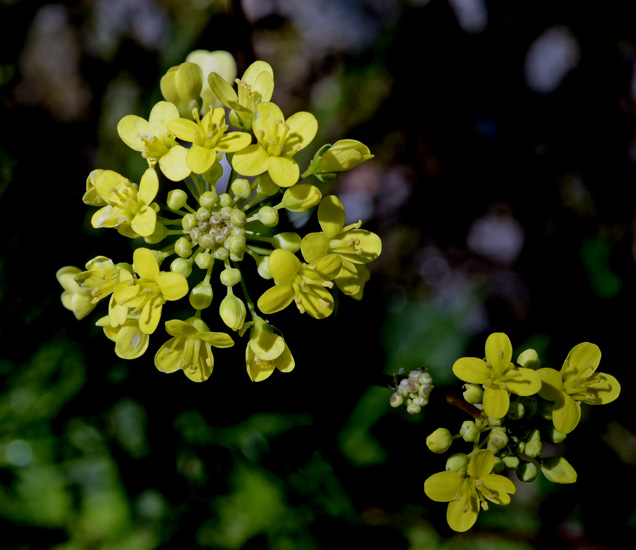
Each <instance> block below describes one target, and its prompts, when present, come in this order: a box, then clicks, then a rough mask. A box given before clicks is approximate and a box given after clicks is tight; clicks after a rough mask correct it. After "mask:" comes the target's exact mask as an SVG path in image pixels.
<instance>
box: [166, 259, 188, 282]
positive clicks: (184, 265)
mask: <svg viewBox="0 0 636 550" xmlns="http://www.w3.org/2000/svg"><path fill="white" fill-rule="evenodd" d="M170 271H172V272H173V273H178V274H179V275H183V276H184V277H185V278H186V279H187V278H188V277H189V276H190V274H191V273H192V261H191V260H185V259H184V258H176V259H174V260H173V261H172V263H171V264H170Z"/></svg>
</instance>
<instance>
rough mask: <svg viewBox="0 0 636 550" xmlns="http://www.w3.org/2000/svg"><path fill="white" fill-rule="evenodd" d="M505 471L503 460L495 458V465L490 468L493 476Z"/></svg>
mask: <svg viewBox="0 0 636 550" xmlns="http://www.w3.org/2000/svg"><path fill="white" fill-rule="evenodd" d="M505 469H506V465H505V464H504V461H503V459H502V458H501V457H499V456H496V457H495V463H494V464H493V466H492V473H493V474H500V473H501V472H503V471H504V470H505Z"/></svg>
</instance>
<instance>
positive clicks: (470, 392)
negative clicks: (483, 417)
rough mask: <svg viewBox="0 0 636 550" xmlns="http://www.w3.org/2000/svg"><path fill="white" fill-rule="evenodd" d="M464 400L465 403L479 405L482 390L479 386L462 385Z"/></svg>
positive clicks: (482, 395) (482, 394)
mask: <svg viewBox="0 0 636 550" xmlns="http://www.w3.org/2000/svg"><path fill="white" fill-rule="evenodd" d="M463 396H464V399H465V400H466V402H467V403H471V404H473V405H474V404H475V403H481V400H482V399H483V397H484V389H483V388H482V387H481V386H480V385H479V384H464V393H463Z"/></svg>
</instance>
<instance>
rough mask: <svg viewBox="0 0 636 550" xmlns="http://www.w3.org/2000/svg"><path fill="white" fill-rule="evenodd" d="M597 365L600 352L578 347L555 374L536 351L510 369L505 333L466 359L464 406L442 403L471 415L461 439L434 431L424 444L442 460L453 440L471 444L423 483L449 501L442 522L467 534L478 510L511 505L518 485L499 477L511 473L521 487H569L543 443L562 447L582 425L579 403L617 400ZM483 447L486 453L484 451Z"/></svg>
mask: <svg viewBox="0 0 636 550" xmlns="http://www.w3.org/2000/svg"><path fill="white" fill-rule="evenodd" d="M600 359H601V352H600V350H599V348H598V346H596V345H594V344H591V343H589V342H583V343H581V344H578V345H577V346H575V347H574V348H572V350H571V351H570V353H569V354H568V356H567V358H566V360H565V362H564V363H563V366H562V368H561V370H560V371H557V370H555V369H551V368H540V362H539V357H538V355H537V353H536V351H535V350H532V349H528V350H525V351H524V352H523V353H521V354H520V355H519V357H518V359H517V364H514V363H513V362H512V344H511V343H510V340H509V338H508V336H506V335H505V334H503V333H495V334H491V335H490V336H489V337H488V339H487V341H486V357H485V359H480V358H477V357H463V358H461V359H458V360H457V361H455V364H454V365H453V373H454V374H455V375H456V376H457V377H458V378H459V379H460V380H462V381H464V382H466V384H465V385H464V394H463V397H464V399H463V400H461V399H459V398H456V397H453V396H447V401H448V402H449V403H451V404H453V405H456V406H458V407H459V408H460V409H462V410H464V411H466V412H468V413H469V414H470V415H472V417H473V418H472V420H466V421H465V422H463V424H462V426H461V428H460V430H459V433H457V434H456V435H453V434H452V433H451V432H450V431H449V430H448V429H446V428H438V429H437V430H435V431H434V432H433V433H431V434H430V435H429V436H428V437H427V439H426V445H427V446H428V448H429V450H431V451H432V452H434V453H445V452H446V451H448V450H449V449H450V447H451V445H452V443H453V441H454V440H456V439H462V440H464V441H465V442H467V443H470V444H472V451H470V452H468V453H466V454H465V453H455V454H453V455H451V456H450V457H449V458H448V460H447V462H446V471H444V472H440V473H437V474H433V475H432V476H431V477H429V478H428V479H427V480H426V482H425V483H424V492H425V493H426V495H427V496H428V497H429V498H431V499H432V500H434V501H437V502H449V505H448V511H447V516H446V517H447V521H448V524H449V526H450V527H451V529H453V530H455V531H459V532H463V531H467V530H468V529H470V528H471V527H472V526H473V525H474V523H475V521H476V520H477V516H478V513H479V510H480V509H482V510H487V509H488V502H494V503H496V504H509V503H510V495H511V494H514V493H515V491H516V488H515V485H514V484H513V483H512V481H511V480H510V479H508V478H507V477H505V476H503V475H500V473H501V472H503V471H504V470H506V469H508V470H514V471H515V472H516V475H517V477H518V479H519V480H521V481H526V482H527V481H533V480H534V479H536V477H537V475H538V473H539V470H540V471H541V472H542V473H543V475H544V476H545V477H546V479H548V480H549V481H552V482H554V483H574V482H575V481H576V478H577V474H576V471H575V470H574V468H573V467H572V466H571V465H570V464H569V463H568V462H567V461H566V460H565V458H563V457H560V456H544V455H543V450H544V449H543V448H544V440H545V441H547V442H548V443H549V444H550V445H555V444H558V443H561V442H562V441H563V440H564V439H565V438H566V436H567V434H569V433H570V432H572V431H573V430H574V428H576V426H577V425H578V423H579V420H580V418H581V403H588V404H590V405H602V404H605V403H610V402H612V401H614V400H615V399H616V398H617V397H618V395H619V393H620V384H619V383H618V381H617V380H616V378H614V377H613V376H612V375H609V374H605V373H597V372H596V369H597V367H598V365H599V362H600ZM484 446H485V448H483V447H484Z"/></svg>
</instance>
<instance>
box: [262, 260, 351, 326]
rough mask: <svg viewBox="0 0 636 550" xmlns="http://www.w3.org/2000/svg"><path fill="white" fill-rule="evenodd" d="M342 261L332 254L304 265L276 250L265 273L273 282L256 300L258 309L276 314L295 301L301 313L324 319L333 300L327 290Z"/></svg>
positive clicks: (331, 284)
mask: <svg viewBox="0 0 636 550" xmlns="http://www.w3.org/2000/svg"><path fill="white" fill-rule="evenodd" d="M341 266H342V262H341V261H340V258H339V257H338V256H337V255H336V254H329V255H328V256H324V257H322V258H318V259H317V260H315V261H313V262H311V263H309V264H304V263H301V262H300V260H299V259H298V258H297V257H296V256H294V254H292V253H291V252H288V251H287V250H283V249H280V248H279V249H276V250H274V252H272V253H271V255H270V257H269V262H268V267H269V271H270V273H271V275H272V277H273V278H274V281H275V282H276V286H273V287H272V288H270V289H269V290H266V291H265V292H264V293H263V295H262V296H261V297H260V298H259V299H258V307H259V309H260V310H261V311H262V312H263V313H265V314H269V313H276V312H277V311H281V310H283V309H285V308H286V307H287V306H288V305H289V304H291V303H292V301H293V302H296V307H298V310H299V311H300V312H301V313H305V312H307V313H309V315H311V316H312V317H314V318H316V319H324V318H325V317H328V316H329V315H331V313H332V312H333V307H334V305H333V297H332V296H331V293H330V292H329V290H328V289H330V288H332V287H333V283H332V282H331V280H332V279H333V278H334V277H335V276H336V275H337V274H338V272H339V271H340V268H341Z"/></svg>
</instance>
